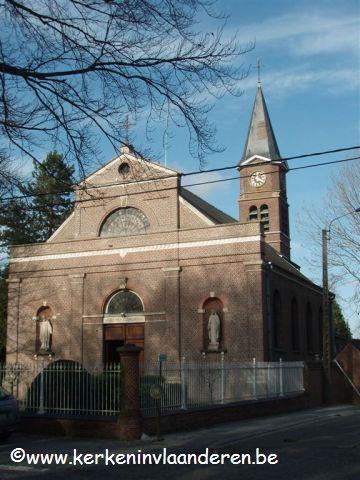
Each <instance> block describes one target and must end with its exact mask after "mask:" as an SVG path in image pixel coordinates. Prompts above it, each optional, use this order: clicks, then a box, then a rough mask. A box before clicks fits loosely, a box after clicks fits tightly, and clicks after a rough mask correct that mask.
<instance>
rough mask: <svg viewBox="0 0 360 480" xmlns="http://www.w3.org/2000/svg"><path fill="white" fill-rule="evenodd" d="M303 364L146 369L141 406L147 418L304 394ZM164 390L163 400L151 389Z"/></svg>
mask: <svg viewBox="0 0 360 480" xmlns="http://www.w3.org/2000/svg"><path fill="white" fill-rule="evenodd" d="M303 366H304V365H303V362H283V361H281V360H280V361H279V362H256V361H255V360H254V361H253V362H244V363H226V362H224V361H223V360H222V361H220V362H216V363H210V362H201V363H186V362H185V361H182V362H181V363H177V364H169V363H167V362H163V364H162V369H161V376H160V375H159V365H158V364H156V365H146V366H145V367H144V371H143V375H142V377H141V378H140V396H141V398H140V404H141V409H142V412H143V414H144V415H153V414H155V412H156V410H157V408H158V406H160V408H161V410H163V411H172V410H181V409H182V410H186V409H189V408H197V407H203V406H207V405H215V404H225V403H232V402H239V401H242V400H256V399H265V398H274V397H283V396H286V395H291V394H296V393H302V392H303V391H304V381H303ZM154 384H155V385H159V386H160V387H161V392H162V395H161V399H160V400H156V399H154V398H152V396H151V388H152V387H151V386H152V385H154Z"/></svg>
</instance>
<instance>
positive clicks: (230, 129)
mask: <svg viewBox="0 0 360 480" xmlns="http://www.w3.org/2000/svg"><path fill="white" fill-rule="evenodd" d="M221 7H222V9H223V10H224V11H225V12H226V13H228V14H229V15H230V18H229V21H228V24H227V27H226V31H225V32H226V34H227V35H229V36H230V35H232V33H234V32H235V31H237V32H238V38H239V39H240V40H241V41H242V42H243V43H244V44H246V43H247V42H249V41H251V40H254V39H256V48H255V49H254V50H253V51H252V52H251V53H249V54H247V55H245V56H244V57H243V58H242V61H243V62H244V64H245V66H247V65H255V64H256V62H257V59H258V58H260V59H261V62H262V63H263V64H264V67H263V68H262V74H261V77H262V84H263V91H264V95H265V98H266V101H267V105H268V109H269V112H270V117H271V120H272V124H273V128H274V131H275V135H276V138H277V141H278V144H279V148H280V152H281V154H282V156H291V155H297V154H301V153H306V152H314V151H321V150H329V149H335V148H338V147H343V146H353V145H358V144H359V119H360V110H359V105H360V102H359V100H360V89H359V86H360V77H359V76H360V37H359V31H360V28H359V27H360V25H359V13H360V12H359V11H360V3H359V1H351V0H347V1H336V0H332V1H321V0H320V1H316V2H313V1H307V0H303V1H302V0H300V1H281V0H276V1H258V0H248V1H236V0H225V1H223V2H222V3H221ZM256 85H257V72H256V69H252V71H251V74H250V76H249V77H248V78H247V79H245V80H244V81H243V82H242V88H243V89H244V94H243V95H242V96H241V97H239V98H234V97H231V96H227V97H224V98H223V99H221V100H218V101H217V102H216V104H215V107H214V109H213V111H212V112H211V113H210V118H211V120H212V121H213V122H214V123H215V125H216V128H217V139H218V142H219V143H220V144H222V145H224V146H225V147H226V150H225V152H223V153H221V154H214V155H211V156H209V157H208V159H207V168H216V167H221V166H227V165H234V164H235V163H237V161H238V160H239V159H240V157H241V155H242V150H243V147H244V142H245V138H246V133H247V128H248V124H249V120H250V116H251V110H252V106H253V101H254V96H255V93H256ZM170 131H171V137H172V138H171V139H170V142H169V147H168V155H167V157H168V166H170V167H174V168H177V169H180V170H182V171H186V170H187V171H191V170H194V169H197V167H198V166H197V165H196V163H194V159H192V158H191V157H190V156H189V155H188V150H187V146H186V145H187V144H186V142H187V137H186V134H185V132H182V131H179V130H175V129H174V128H171V129H170ZM135 138H136V140H137V141H138V140H140V139H141V131H135ZM153 140H154V145H153V148H154V150H156V149H157V151H159V152H161V148H162V147H161V145H162V140H161V137H160V136H159V137H156V135H154V139H153ZM345 156H346V153H345V154H337V155H332V156H327V157H326V158H325V157H324V158H323V160H324V161H325V159H326V160H332V159H339V158H344V157H345ZM312 161H314V160H311V159H310V160H309V161H308V163H311V162H312ZM300 164H305V162H304V160H298V161H293V162H291V166H296V165H300ZM340 168H341V167H340V166H329V167H320V168H314V169H307V170H302V171H298V172H293V173H292V172H289V174H288V197H289V198H288V200H289V203H290V219H291V237H292V259H293V260H294V261H295V262H297V263H299V264H300V265H301V266H302V271H303V272H304V273H306V274H308V275H309V276H310V277H311V278H312V279H314V280H317V281H318V280H319V278H320V271H313V270H312V269H311V268H310V265H309V264H307V263H306V262H305V257H306V256H307V248H306V243H307V238H306V237H305V235H304V234H303V232H302V229H301V226H300V227H299V225H301V223H302V221H303V220H304V216H305V215H306V213H305V211H306V209H314V208H315V209H316V208H318V209H319V211H321V209H322V202H323V199H324V196H325V195H326V192H327V190H328V188H329V187H330V185H331V176H332V175H335V176H336V175H338V173H339V171H340ZM233 174H234V172H231V173H230V172H227V173H224V174H219V173H217V174H214V175H210V174H203V175H201V176H197V177H194V178H193V179H190V178H187V179H185V181H186V182H189V183H190V180H194V181H199V180H200V179H201V180H205V179H207V178H209V179H211V178H220V177H221V176H232V175H233ZM194 192H195V193H197V194H199V195H201V196H203V197H204V198H206V199H207V200H208V201H210V202H212V203H214V204H215V205H216V206H218V207H219V208H221V209H223V210H224V211H226V212H227V213H229V214H231V215H233V216H235V217H236V218H237V217H238V210H237V199H238V195H239V183H238V181H236V180H235V181H232V182H224V183H220V184H215V185H214V184H213V185H207V186H203V187H198V188H195V189H194ZM319 235H320V232H319ZM351 291H352V287H351V285H346V286H344V287H342V288H340V289H339V290H338V291H337V294H338V297H339V299H340V303H341V304H342V307H343V309H344V311H345V313H346V315H347V318H348V319H349V321H350V325H351V327H352V329H353V330H355V329H356V327H357V326H358V325H359V324H360V319H359V317H358V314H356V313H355V312H354V311H353V310H352V309H351V307H349V306H348V305H347V302H346V300H345V299H346V297H348V296H349V295H350V294H351ZM355 333H356V334H357V335H358V336H360V331H359V330H357V331H356V332H355Z"/></svg>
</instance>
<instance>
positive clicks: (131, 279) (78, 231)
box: [7, 85, 322, 365]
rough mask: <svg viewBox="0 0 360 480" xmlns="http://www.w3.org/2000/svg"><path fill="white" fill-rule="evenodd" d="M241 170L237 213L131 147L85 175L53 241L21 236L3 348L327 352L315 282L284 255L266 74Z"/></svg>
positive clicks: (25, 354)
mask: <svg viewBox="0 0 360 480" xmlns="http://www.w3.org/2000/svg"><path fill="white" fill-rule="evenodd" d="M238 168H239V172H240V177H241V178H240V184H241V187H240V191H241V193H240V197H239V209H240V221H239V220H236V219H234V218H232V217H230V216H228V215H227V214H225V213H224V212H221V211H220V210H218V209H217V208H215V207H214V206H212V205H210V204H209V203H207V202H205V201H204V200H202V199H201V198H200V197H198V196H196V195H194V194H193V193H192V192H190V191H189V190H187V189H186V188H184V187H182V186H181V175H180V174H179V173H178V172H176V171H174V170H171V169H169V168H166V167H164V166H162V165H159V164H157V163H152V162H149V161H144V160H143V159H141V158H139V157H138V156H137V155H136V154H135V153H134V152H133V151H132V149H131V148H130V147H128V146H124V147H122V150H121V154H120V155H119V156H118V157H116V158H115V159H113V160H112V161H110V162H109V163H108V164H107V165H105V166H104V167H102V168H100V169H99V170H98V171H96V172H94V173H93V174H92V175H90V176H89V177H88V178H87V179H86V189H78V190H77V191H76V199H75V206H74V211H73V213H72V214H71V215H70V217H69V218H68V219H67V220H66V221H65V222H64V224H63V225H61V226H60V228H59V229H58V230H57V231H56V232H55V233H54V234H53V235H52V237H51V238H49V239H48V241H47V242H45V243H42V244H34V245H23V246H15V247H13V248H12V250H11V258H10V273H9V279H8V292H9V296H8V329H7V361H8V362H10V363H14V362H17V363H19V362H20V363H29V362H31V361H34V358H37V357H38V356H44V357H46V358H47V357H48V358H49V359H50V360H51V361H56V360H72V361H76V362H79V363H81V364H84V365H87V364H88V365H90V364H91V365H101V364H103V363H104V362H112V361H117V354H116V348H117V347H119V346H121V345H124V344H126V343H132V344H135V345H138V346H141V347H142V348H143V352H142V358H141V360H142V362H155V361H156V360H157V358H158V354H159V353H162V354H166V356H167V360H168V361H169V362H177V361H179V359H181V358H183V357H185V358H186V359H187V360H188V361H200V360H201V359H202V358H206V359H207V360H209V361H217V360H219V359H220V357H221V355H223V356H224V358H225V360H226V361H231V362H232V361H250V360H252V359H253V358H256V359H257V360H259V361H262V360H264V361H267V360H277V359H279V358H283V359H288V360H301V359H310V358H315V357H316V356H318V355H321V350H322V348H321V345H322V333H321V331H322V322H321V318H322V312H321V289H320V288H319V287H318V286H317V285H315V284H313V283H312V282H311V281H310V280H309V279H307V278H306V277H305V276H304V275H303V274H302V273H301V272H300V269H299V267H298V266H297V265H295V264H294V263H292V262H291V260H290V237H289V220H288V203H287V195H286V172H287V169H288V167H287V165H286V163H285V162H283V161H282V160H281V157H280V153H279V149H278V146H277V143H276V139H275V135H274V132H273V129H272V126H271V122H270V118H269V114H268V111H267V107H266V103H265V100H264V96H263V93H262V89H261V86H260V85H259V87H258V91H257V94H256V99H255V103H254V109H253V113H252V118H251V122H250V127H249V132H248V136H247V141H246V145H245V149H244V154H243V157H242V159H241V161H240V163H239V167H238Z"/></svg>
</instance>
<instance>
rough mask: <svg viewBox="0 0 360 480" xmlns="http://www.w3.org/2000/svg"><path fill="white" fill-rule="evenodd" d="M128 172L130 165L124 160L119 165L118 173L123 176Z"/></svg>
mask: <svg viewBox="0 0 360 480" xmlns="http://www.w3.org/2000/svg"><path fill="white" fill-rule="evenodd" d="M129 172H130V165H129V164H128V163H126V162H124V163H122V164H121V165H120V166H119V173H120V175H122V176H123V177H125V176H126V175H127V174H128V173H129Z"/></svg>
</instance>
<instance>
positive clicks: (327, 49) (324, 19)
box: [229, 12, 360, 55]
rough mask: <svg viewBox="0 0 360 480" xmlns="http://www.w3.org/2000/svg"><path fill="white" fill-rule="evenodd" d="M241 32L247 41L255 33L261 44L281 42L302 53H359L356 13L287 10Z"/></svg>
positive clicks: (258, 45)
mask: <svg viewBox="0 0 360 480" xmlns="http://www.w3.org/2000/svg"><path fill="white" fill-rule="evenodd" d="M232 33H233V31H232V32H229V34H230V35H231V34H232ZM238 36H239V39H240V40H241V41H244V42H247V41H249V40H250V39H252V38H254V37H255V38H256V42H257V47H258V48H263V47H267V46H271V48H273V47H274V45H273V44H278V46H279V48H281V49H283V48H284V49H286V48H287V49H290V50H291V51H292V53H294V54H299V55H314V54H320V53H335V52H339V51H345V50H346V52H347V53H350V52H353V53H355V54H357V55H359V42H360V36H359V17H356V16H353V15H347V16H346V15H340V16H336V15H335V14H334V16H333V17H330V16H327V15H323V14H320V13H315V14H310V13H302V12H300V13H292V14H286V15H282V16H279V17H276V18H274V17H271V18H268V19H266V20H264V21H262V22H259V23H256V24H250V25H249V24H247V25H244V26H242V27H240V28H239V30H238Z"/></svg>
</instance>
